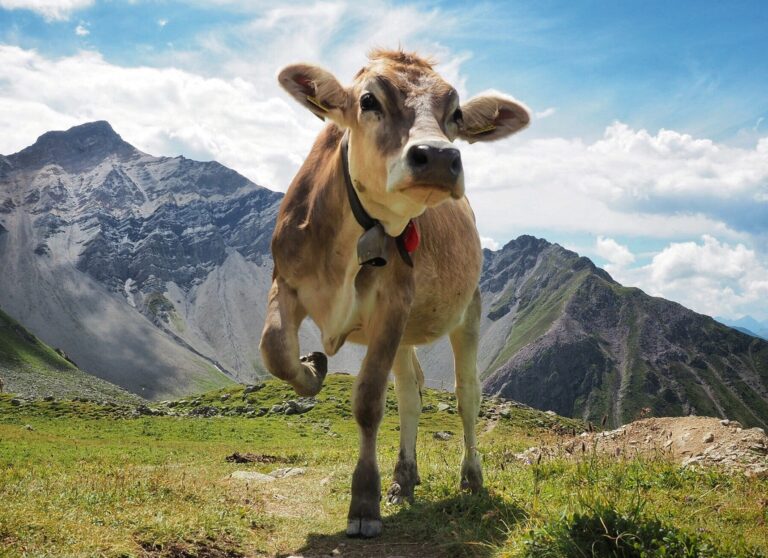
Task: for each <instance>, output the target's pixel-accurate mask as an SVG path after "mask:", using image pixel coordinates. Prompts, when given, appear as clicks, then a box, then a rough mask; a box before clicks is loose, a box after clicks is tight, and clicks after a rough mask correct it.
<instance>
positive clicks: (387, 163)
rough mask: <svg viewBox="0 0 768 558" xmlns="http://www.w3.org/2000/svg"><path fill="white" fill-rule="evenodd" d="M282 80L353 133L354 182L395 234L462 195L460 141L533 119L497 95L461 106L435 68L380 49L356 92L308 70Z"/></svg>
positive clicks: (498, 134)
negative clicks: (434, 208)
mask: <svg viewBox="0 0 768 558" xmlns="http://www.w3.org/2000/svg"><path fill="white" fill-rule="evenodd" d="M278 79H279V80H280V84H281V85H282V86H283V87H284V88H285V89H286V90H287V91H288V92H289V93H290V94H291V95H292V96H293V97H294V98H295V99H297V100H298V101H299V102H300V103H301V104H302V105H304V106H305V107H306V108H308V109H309V110H310V111H312V112H313V113H315V114H316V115H317V116H320V117H321V118H328V119H330V120H332V121H333V122H335V123H336V124H337V125H338V126H339V127H341V128H342V129H347V130H349V169H350V175H351V176H352V181H353V184H354V186H355V188H356V190H357V192H358V195H359V196H360V198H361V199H362V201H363V204H364V206H365V208H366V209H367V210H368V212H369V213H370V214H371V215H372V216H373V217H375V218H377V219H379V220H380V221H381V222H382V224H383V225H384V228H385V229H386V230H387V232H388V233H389V234H391V235H397V234H399V233H400V232H401V231H402V230H403V228H404V227H405V225H406V224H407V223H408V220H409V219H411V218H413V217H416V216H417V215H420V214H421V213H423V212H424V210H425V209H426V208H427V207H431V206H434V205H437V204H439V203H441V202H444V201H445V200H448V199H450V198H454V199H459V198H461V197H462V196H463V195H464V171H463V168H462V163H461V152H460V151H459V150H458V149H457V148H456V147H455V146H454V144H453V141H454V140H455V139H457V138H461V139H463V140H466V141H468V142H470V143H473V142H475V141H493V140H497V139H501V138H503V137H506V136H508V135H510V134H513V133H515V132H517V131H519V130H521V129H523V128H525V127H526V126H527V125H528V122H529V121H530V116H529V113H528V109H527V108H526V107H525V106H524V105H522V104H521V103H519V102H517V101H515V100H514V99H512V98H510V97H506V96H504V95H501V94H497V93H491V94H486V95H481V96H478V97H475V98H473V99H471V100H469V101H468V102H466V103H464V104H460V103H459V96H458V94H457V93H456V90H455V89H454V88H453V87H452V86H451V85H449V84H448V83H446V82H445V81H444V80H443V79H442V78H441V77H440V76H439V75H438V74H437V73H436V72H435V71H434V70H433V69H432V63H431V62H429V61H427V60H424V59H422V58H420V57H418V56H416V55H414V54H408V53H405V52H401V51H381V50H377V51H374V52H373V53H372V54H371V55H370V63H369V64H368V65H367V66H366V67H365V68H363V69H362V70H360V71H359V72H358V74H357V76H355V81H354V83H353V84H352V85H351V86H350V87H343V86H342V85H341V84H340V83H339V82H338V81H337V80H336V78H335V77H334V76H333V75H332V74H331V73H329V72H327V71H326V70H324V69H322V68H319V67H317V66H312V65H307V64H295V65H292V66H288V67H287V68H285V69H283V70H282V71H281V72H280V75H279V77H278Z"/></svg>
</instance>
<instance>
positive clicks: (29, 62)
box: [0, 46, 318, 188]
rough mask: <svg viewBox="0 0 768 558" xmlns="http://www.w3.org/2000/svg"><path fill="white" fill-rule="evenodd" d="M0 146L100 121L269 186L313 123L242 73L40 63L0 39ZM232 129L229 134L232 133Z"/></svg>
mask: <svg viewBox="0 0 768 558" xmlns="http://www.w3.org/2000/svg"><path fill="white" fill-rule="evenodd" d="M0 67H2V68H4V76H3V77H4V79H3V80H2V81H0V128H2V129H5V130H14V131H15V132H14V134H13V135H12V136H11V135H10V134H3V135H2V136H0V153H11V152H14V151H17V150H18V149H20V148H21V147H24V146H26V145H29V144H31V143H32V142H34V140H35V139H36V137H37V136H38V135H40V134H41V133H43V132H44V131H46V130H51V129H62V128H67V127H69V126H72V125H74V124H78V123H82V122H85V121H91V120H98V119H105V120H109V121H110V122H111V123H112V125H113V127H114V128H115V130H116V131H117V132H118V133H120V134H121V135H122V136H123V137H124V138H125V139H126V140H127V141H129V142H131V143H132V144H134V145H135V146H137V147H138V148H139V149H141V150H143V151H146V152H149V153H153V154H158V155H174V154H181V153H183V154H184V155H186V156H189V157H192V158H198V159H203V160H209V159H216V160H218V161H220V162H222V163H223V164H225V165H228V166H231V167H233V168H235V169H237V170H239V171H240V172H242V173H244V174H246V175H247V176H249V177H250V178H252V179H254V180H257V181H259V182H260V183H263V184H265V185H268V186H271V187H279V186H282V187H283V188H284V187H285V186H287V183H288V180H289V179H290V174H292V171H295V169H296V168H297V166H298V164H299V163H300V161H301V158H302V155H303V153H304V152H306V150H307V149H308V147H309V145H310V144H311V142H312V139H313V137H314V135H315V134H316V132H317V128H318V126H317V125H314V124H311V125H307V124H306V123H305V122H304V119H303V115H301V117H300V116H299V112H298V111H296V110H294V109H293V107H291V106H290V105H289V101H288V100H287V99H284V98H279V97H268V98H265V97H264V96H262V95H260V94H259V91H257V90H256V89H255V88H254V87H253V85H252V84H251V83H249V82H247V81H245V80H243V79H239V78H234V79H229V80H225V79H218V78H206V77H202V76H200V75H196V74H193V73H190V72H185V71H181V70H177V69H173V68H148V67H138V68H125V67H121V66H117V65H113V64H110V63H108V62H106V61H105V60H104V59H103V58H102V57H101V56H100V55H98V54H96V53H93V52H81V53H79V54H77V55H76V56H72V57H67V58H62V59H59V60H50V59H47V58H45V57H43V56H41V55H40V54H38V53H36V52H34V51H28V50H23V49H20V48H17V47H9V46H0ZM234 131H236V133H234Z"/></svg>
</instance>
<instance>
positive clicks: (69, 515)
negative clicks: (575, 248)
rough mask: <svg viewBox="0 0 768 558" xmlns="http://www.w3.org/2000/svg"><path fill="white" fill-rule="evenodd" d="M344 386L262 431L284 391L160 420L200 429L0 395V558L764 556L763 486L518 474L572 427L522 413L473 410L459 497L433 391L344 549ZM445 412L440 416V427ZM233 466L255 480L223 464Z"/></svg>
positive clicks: (330, 383) (766, 515)
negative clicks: (375, 535)
mask: <svg viewBox="0 0 768 558" xmlns="http://www.w3.org/2000/svg"><path fill="white" fill-rule="evenodd" d="M351 385H352V378H351V377H349V376H344V375H331V376H329V377H328V380H327V385H326V387H325V388H324V390H323V391H322V392H321V393H320V395H319V396H318V397H317V405H316V406H315V407H314V408H313V409H312V410H311V411H309V412H307V413H305V414H300V415H291V416H285V415H277V414H272V413H269V414H267V415H265V416H260V417H255V416H247V415H244V414H243V411H244V409H243V408H239V407H243V406H245V405H250V406H251V407H253V408H255V409H260V408H262V407H264V408H271V406H273V405H275V404H279V403H282V402H284V401H285V400H288V399H292V398H294V395H293V393H292V391H290V389H289V388H287V387H286V386H283V385H281V384H279V383H278V382H273V381H270V382H267V384H266V387H264V388H263V389H261V390H259V391H257V392H255V393H251V394H248V395H247V396H246V399H243V386H233V387H230V388H225V389H221V390H218V391H215V392H209V393H206V394H203V395H201V396H199V397H197V398H196V399H195V398H186V399H185V400H183V401H181V402H173V403H171V404H170V405H168V404H166V405H165V406H164V407H163V408H164V409H166V410H167V411H170V412H173V413H177V414H183V413H185V412H186V410H188V409H191V408H192V407H193V406H201V405H202V406H210V407H215V408H216V409H217V412H218V413H219V415H218V416H215V417H212V418H198V417H189V416H146V415H139V414H138V413H134V412H129V411H130V409H129V408H128V407H123V406H121V405H119V404H112V405H101V404H96V403H92V402H82V401H77V402H72V401H42V400H36V401H28V402H22V403H21V404H20V405H19V404H12V403H11V399H12V396H10V395H7V394H6V395H0V556H8V557H32V556H89V557H90V556H109V557H128V556H136V557H173V558H176V557H201V558H210V557H213V558H216V557H230V558H231V557H245V556H290V555H300V556H306V557H309V556H332V555H336V556H355V557H364V556H393V557H394V556H425V557H437V556H440V557H442V556H473V557H496V556H498V557H528V558H534V557H560V556H565V557H568V556H573V557H582V556H617V557H624V556H627V557H634V556H637V557H654V556H681V557H682V556H685V557H695V556H702V557H708V556H754V557H757V556H766V555H767V554H766V553H765V552H766V549H767V548H768V525H766V522H768V480H766V479H762V480H755V479H747V478H745V477H743V476H741V475H738V474H736V475H731V474H726V473H725V472H721V471H717V470H702V471H696V470H687V469H681V468H680V467H679V465H676V464H674V463H670V462H668V461H666V460H664V459H663V458H662V457H660V456H649V457H647V458H642V459H625V458H615V459H611V458H607V457H599V456H597V455H596V454H590V451H589V448H586V451H585V458H584V459H583V460H581V461H580V462H578V463H575V462H567V461H563V460H551V461H542V462H540V463H536V462H534V463H524V462H522V461H520V460H519V459H516V458H515V454H516V453H519V452H521V451H523V450H525V449H527V448H529V447H531V446H537V445H540V444H544V443H557V441H558V439H561V437H563V436H565V435H569V434H571V433H572V432H573V431H576V432H578V431H579V430H580V428H581V427H582V426H581V425H580V424H578V423H577V422H575V421H572V420H569V419H562V418H560V417H556V416H552V415H550V414H545V413H542V412H539V411H534V410H532V409H527V408H522V407H512V408H511V409H510V410H509V412H505V413H504V415H498V414H493V413H492V412H491V411H490V410H491V408H492V405H493V403H492V402H485V403H484V407H483V415H485V418H481V420H480V421H479V423H478V432H479V440H480V450H481V452H482V454H483V461H484V467H485V480H486V487H487V490H486V492H485V493H484V494H482V495H479V496H470V495H465V494H461V493H460V492H459V491H458V480H459V479H458V466H459V460H460V456H461V427H460V423H459V418H458V415H457V414H455V413H453V412H452V410H453V408H454V405H455V401H454V398H453V395H452V394H449V393H445V392H437V391H432V390H427V392H426V393H425V395H424V404H425V409H426V410H425V412H424V413H423V414H422V421H421V429H420V432H419V439H418V459H419V470H420V475H421V479H422V484H421V485H420V486H418V487H417V489H416V503H415V504H413V505H408V504H406V505H404V506H396V507H395V506H387V505H383V513H384V515H385V518H384V529H385V531H384V535H383V536H382V537H381V538H379V539H374V540H370V541H365V540H353V539H347V538H346V537H345V536H344V533H343V529H344V527H345V526H346V511H347V506H348V504H349V486H350V477H351V473H352V469H353V467H354V463H355V458H356V452H357V434H356V427H355V424H354V420H353V418H352V417H351V413H350V403H349V399H350V395H351ZM222 395H223V396H224V397H223V398H222ZM227 396H229V397H227ZM16 403H18V402H16ZM440 403H447V404H449V405H450V406H451V408H450V409H449V410H448V411H445V410H441V411H440V410H437V406H438V404H440ZM396 407H397V405H396V400H395V396H394V391H393V390H392V388H390V393H389V397H388V402H387V413H386V417H385V419H384V422H383V424H382V427H381V431H380V437H379V440H380V448H379V456H380V459H379V463H380V467H381V471H382V477H383V479H382V480H383V488H384V490H386V489H387V487H388V484H389V479H390V477H391V474H392V470H393V467H394V464H395V459H396V455H397V446H398V426H397V424H398V422H397V411H396ZM221 414H225V415H231V416H221ZM488 417H491V418H488ZM436 432H448V433H452V434H453V436H451V437H450V438H449V439H448V440H442V439H437V438H436V437H435V436H434V434H435V433H436ZM443 437H445V436H443ZM233 452H240V453H245V452H249V453H253V454H257V455H259V456H261V461H262V462H258V463H245V464H238V463H231V462H228V461H226V457H227V456H228V455H231V454H232V453H233ZM281 467H301V468H304V469H305V472H304V474H301V475H297V476H292V477H290V478H282V479H277V480H275V481H273V482H268V483H257V482H245V481H242V480H237V479H232V478H229V475H230V474H231V473H232V472H233V471H237V470H248V471H258V472H262V473H269V472H270V471H273V470H274V469H277V468H281Z"/></svg>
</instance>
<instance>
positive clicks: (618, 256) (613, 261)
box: [595, 236, 635, 272]
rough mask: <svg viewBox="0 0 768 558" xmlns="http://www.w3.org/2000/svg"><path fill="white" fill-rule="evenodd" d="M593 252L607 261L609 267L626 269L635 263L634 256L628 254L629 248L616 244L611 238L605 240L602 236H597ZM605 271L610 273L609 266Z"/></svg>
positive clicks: (630, 253)
mask: <svg viewBox="0 0 768 558" xmlns="http://www.w3.org/2000/svg"><path fill="white" fill-rule="evenodd" d="M595 251H596V252H597V254H598V255H599V256H600V257H602V258H604V259H606V260H608V262H609V263H610V267H611V268H613V267H617V268H621V267H626V266H628V265H629V264H631V263H632V262H634V261H635V255H634V254H633V253H632V252H630V250H629V248H627V247H626V246H623V245H621V244H619V243H618V242H616V241H615V240H614V239H612V238H606V237H604V236H598V237H597V240H596V241H595ZM606 269H608V271H609V272H610V271H611V269H610V268H609V266H606Z"/></svg>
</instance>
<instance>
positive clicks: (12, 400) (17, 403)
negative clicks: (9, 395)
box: [11, 399, 21, 407]
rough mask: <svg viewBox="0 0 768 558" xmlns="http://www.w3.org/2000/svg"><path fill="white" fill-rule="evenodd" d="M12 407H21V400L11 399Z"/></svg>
mask: <svg viewBox="0 0 768 558" xmlns="http://www.w3.org/2000/svg"><path fill="white" fill-rule="evenodd" d="M11 405H13V406H14V407H19V406H21V399H11Z"/></svg>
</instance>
